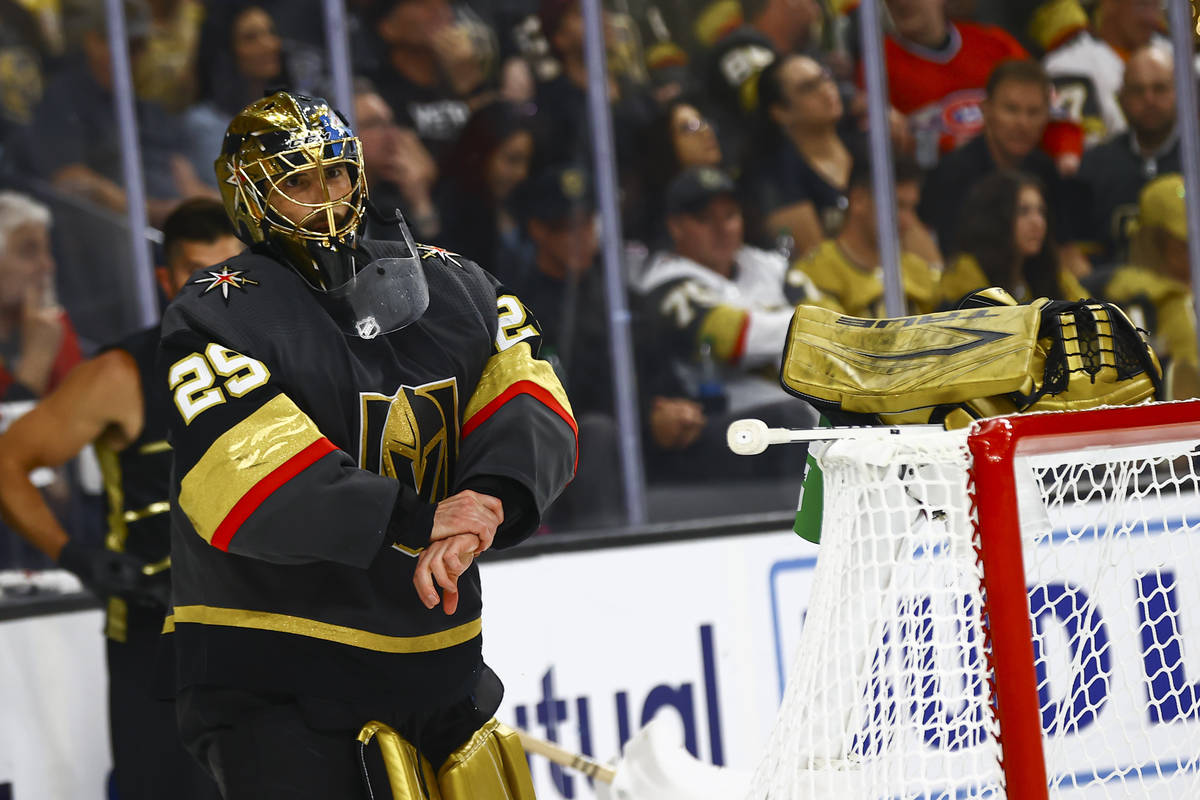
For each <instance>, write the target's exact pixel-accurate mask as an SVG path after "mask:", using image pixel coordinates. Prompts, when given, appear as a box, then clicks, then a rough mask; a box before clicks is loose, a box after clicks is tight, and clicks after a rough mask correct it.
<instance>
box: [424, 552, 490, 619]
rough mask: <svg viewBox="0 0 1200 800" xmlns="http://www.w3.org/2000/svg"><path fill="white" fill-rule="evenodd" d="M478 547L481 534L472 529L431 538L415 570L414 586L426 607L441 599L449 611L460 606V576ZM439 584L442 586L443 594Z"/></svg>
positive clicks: (443, 605)
mask: <svg viewBox="0 0 1200 800" xmlns="http://www.w3.org/2000/svg"><path fill="white" fill-rule="evenodd" d="M479 549H480V545H479V537H477V536H475V534H473V533H460V534H458V535H457V536H451V537H449V538H448V539H439V540H438V541H436V542H432V543H431V544H430V545H429V546H428V547H426V548H425V549H424V550H422V551H421V555H420V556H418V557H417V568H416V570H415V572H414V573H413V586H415V587H416V589H417V596H418V597H420V598H421V602H422V603H424V604H425V607H426V608H428V609H430V610H433V609H434V608H437V604H438V602H439V600H440V602H441V604H442V610H443V611H445V612H446V614H447V615H449V614H453V613H454V612H455V611H456V610H457V609H458V578H459V576H461V575H462V574H463V573H464V572H466V571H467V568H468V567H470V566H471V562H472V561H474V560H475V553H476V551H478V550H479ZM435 582H436V584H437V586H435V585H434V583H435ZM438 586H440V587H441V588H442V596H441V597H440V598H439V597H438V592H437V587H438Z"/></svg>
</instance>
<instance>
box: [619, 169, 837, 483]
mask: <svg viewBox="0 0 1200 800" xmlns="http://www.w3.org/2000/svg"><path fill="white" fill-rule="evenodd" d="M666 202H667V230H668V232H669V234H670V238H671V248H670V250H668V251H664V252H662V253H660V254H658V255H657V256H656V257H655V258H654V259H653V260H652V261H651V263H650V264H649V265H648V267H647V269H646V272H645V274H644V275H643V276H642V279H641V281H640V284H639V286H638V292H639V298H638V300H639V305H640V307H641V309H642V313H643V314H644V316H645V320H646V326H647V328H646V332H645V334H644V335H643V336H642V337H641V341H640V345H641V348H640V349H642V350H643V353H642V355H643V359H644V360H643V364H642V368H641V372H642V375H643V379H642V382H643V387H642V394H643V395H644V396H647V397H651V398H654V401H653V405H652V407H651V409H650V412H649V414H648V420H649V424H648V428H649V431H648V437H647V446H646V458H647V465H648V469H647V473H648V474H649V475H651V476H654V477H656V478H659V479H664V480H672V479H673V480H726V479H730V478H736V477H747V476H749V475H762V476H768V475H775V476H779V475H785V474H798V472H799V470H801V469H802V467H803V462H804V458H803V457H804V452H803V448H798V450H799V452H797V450H793V449H792V448H786V447H781V448H776V449H777V450H778V451H780V452H779V453H772V454H771V456H770V457H769V458H768V457H764V458H761V459H760V458H752V459H751V458H741V459H739V458H738V457H736V456H732V454H731V453H730V451H729V448H728V446H727V445H726V444H725V430H726V428H727V427H728V424H729V422H730V421H731V420H732V419H735V418H739V417H741V416H754V417H758V418H760V419H764V420H768V424H771V425H784V426H788V427H809V426H811V425H812V424H813V422H814V421H815V416H814V415H813V414H812V412H811V410H810V409H809V408H808V407H807V406H806V405H805V404H804V403H801V402H799V401H797V400H796V399H795V398H790V397H788V396H787V395H785V394H784V393H783V390H782V389H781V388H780V386H779V381H778V379H777V376H776V372H777V371H778V366H779V363H778V362H779V353H780V347H781V343H782V342H783V341H784V338H785V337H786V335H787V330H788V325H789V323H790V322H791V316H792V304H791V303H790V302H789V300H788V299H787V298H786V297H785V296H784V292H783V286H784V282H783V280H784V274H785V273H786V271H787V261H786V259H784V257H783V256H782V255H780V254H779V253H775V252H768V251H765V250H760V249H758V248H755V247H751V246H748V245H746V244H745V242H744V240H743V222H742V213H741V208H740V207H739V205H738V202H737V199H736V193H735V188H734V183H733V181H732V180H731V179H730V178H729V177H728V176H727V175H725V174H724V173H723V172H721V171H720V170H718V169H715V168H713V167H694V168H692V169H689V170H685V171H684V172H682V173H680V174H679V176H678V177H676V178H675V180H673V181H672V182H671V184H670V186H668V187H667V195H666ZM659 398H661V400H660V399H659ZM658 415H663V416H664V417H666V418H667V419H663V420H660V419H658V418H657V416H658Z"/></svg>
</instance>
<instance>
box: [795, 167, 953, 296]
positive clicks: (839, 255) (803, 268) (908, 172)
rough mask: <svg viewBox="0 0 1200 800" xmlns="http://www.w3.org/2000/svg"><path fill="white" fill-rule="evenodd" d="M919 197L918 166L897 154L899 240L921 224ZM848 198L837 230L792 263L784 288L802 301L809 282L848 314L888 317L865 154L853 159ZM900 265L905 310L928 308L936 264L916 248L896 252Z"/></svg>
mask: <svg viewBox="0 0 1200 800" xmlns="http://www.w3.org/2000/svg"><path fill="white" fill-rule="evenodd" d="M920 197H921V171H920V168H919V167H918V166H917V165H916V162H914V161H912V160H910V159H904V158H900V159H897V161H896V225H897V227H898V229H899V234H900V237H901V239H903V238H904V237H905V235H906V234H907V233H908V232H909V231H911V230H912V229H913V228H914V226H919V225H920V224H921V223H920V221H919V220H918V219H917V203H918V201H919V200H920ZM847 199H848V200H849V205H848V206H847V207H846V218H845V222H844V223H843V225H842V229H841V232H840V233H839V234H838V235H837V237H836V238H833V239H826V240H825V241H823V242H821V244H819V245H817V247H816V248H814V249H813V250H812V251H811V252H810V253H809V254H808V255H806V256H804V257H803V258H801V259H799V260H797V261H795V262H793V263H792V265H791V267H790V268H789V269H788V273H787V278H786V279H785V282H784V284H785V285H784V291H785V293H786V294H787V296H788V299H789V300H790V301H791V302H793V303H800V302H804V297H803V296H802V295H803V294H805V289H804V287H805V286H806V285H807V283H808V282H809V281H811V282H812V283H813V284H815V285H816V287H817V288H818V289H819V290H820V291H821V293H822V294H823V295H825V297H826V299H830V300H833V301H835V302H836V303H837V304H838V305H839V306H841V310H842V311H844V312H845V313H846V314H848V315H850V316H852V317H883V316H887V314H886V313H885V311H884V308H883V269H882V267H880V265H879V233H878V230H877V228H876V225H875V201H874V198H873V196H872V193H871V164H870V162H868V161H867V160H866V159H864V158H859V159H858V160H856V161H855V163H854V168H853V170H852V171H851V173H850V187H849V189H848V190H847ZM900 270H901V281H902V284H903V287H904V300H905V304H906V305H907V307H908V308H907V313H909V314H924V313H927V312H929V311H932V310H933V305H934V290H935V287H936V286H937V278H938V273H937V267H935V266H934V265H932V264H930V263H929V262H928V261H926V260H925V259H924V258H922V257H921V256H919V255H917V254H916V253H912V252H904V253H902V254H901V256H900ZM808 294H811V292H809V293H808Z"/></svg>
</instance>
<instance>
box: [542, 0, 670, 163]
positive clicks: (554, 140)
mask: <svg viewBox="0 0 1200 800" xmlns="http://www.w3.org/2000/svg"><path fill="white" fill-rule="evenodd" d="M579 2H580V0H541V3H540V5H539V7H538V19H539V20H540V22H541V25H542V32H543V34H544V35H545V37H546V41H547V42H548V43H549V46H550V52H551V53H552V54H553V55H554V57H555V58H556V59H557V60H558V62H559V64H560V65H561V67H562V71H561V72H560V73H559V74H558V75H556V76H554V77H553V78H550V79H549V80H544V81H541V82H539V83H538V85H537V94H536V98H535V102H536V105H537V124H538V141H537V148H536V150H537V160H536V162H535V165H534V169H535V171H537V172H540V171H541V170H542V168H543V167H546V166H555V165H558V164H566V163H587V162H590V161H591V158H592V139H591V123H590V121H589V118H588V109H587V64H586V63H585V60H584V52H583V38H584V31H583V12H582V10H581V9H580V5H579ZM610 30H611V29H610V28H608V27H607V26H606V29H605V32H606V34H607V33H609V31H610ZM610 44H612V42H610ZM608 96H609V108H610V110H611V113H612V125H613V138H614V144H615V146H616V151H617V152H616V157H617V168H618V170H620V171H626V170H628V169H630V168H631V167H632V165H633V164H635V163H636V161H635V159H634V154H635V153H637V152H638V149H639V148H638V144H639V143H638V141H637V134H638V133H639V132H640V131H641V130H642V129H643V127H644V126H645V124H646V122H647V121H648V120H649V119H650V118H651V117H653V115H654V113H655V111H656V108H657V105H656V103H655V101H654V99H653V97H652V96H651V95H650V93H649V92H648V90H647V89H646V88H645V87H642V86H638V85H636V84H635V83H633V81H631V80H630V79H629V78H628V77H627V76H625V75H611V74H610V75H609V76H608Z"/></svg>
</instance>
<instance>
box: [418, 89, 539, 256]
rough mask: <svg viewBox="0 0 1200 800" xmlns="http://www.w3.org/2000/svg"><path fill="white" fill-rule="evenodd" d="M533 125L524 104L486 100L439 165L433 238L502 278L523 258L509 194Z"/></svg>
mask: <svg viewBox="0 0 1200 800" xmlns="http://www.w3.org/2000/svg"><path fill="white" fill-rule="evenodd" d="M532 125H533V122H532V118H531V117H530V115H529V114H528V113H526V111H525V109H524V108H523V107H521V106H516V105H513V104H512V103H509V102H506V101H503V100H497V101H495V102H492V103H489V104H488V105H485V106H483V107H482V108H480V109H479V110H477V111H475V112H474V113H472V114H471V118H470V119H469V120H467V124H466V125H465V126H464V127H463V129H462V133H460V134H459V137H458V141H456V142H455V143H454V146H453V147H451V149H450V150H449V151H448V152H447V153H446V157H445V158H444V159H443V160H442V164H441V167H440V172H441V175H442V178H441V182H440V184H439V185H438V188H437V202H438V210H439V213H440V215H441V219H442V230H441V233H440V234H439V235H438V243H439V244H441V245H442V246H444V247H446V248H448V249H449V250H452V251H454V252H456V253H462V254H463V255H465V256H466V257H467V258H470V259H472V260H474V261H478V262H480V263H484V264H488V265H489V269H491V271H492V272H493V274H495V275H496V276H497V277H499V278H500V279H501V280H508V279H510V278H512V277H513V276H514V274H515V273H516V272H517V271H518V269H519V267H520V265H521V263H522V262H523V261H525V260H527V256H526V254H525V252H524V251H525V249H526V248H525V241H526V240H525V237H524V236H523V234H522V231H521V230H520V227H519V225H518V223H517V217H516V213H515V209H514V207H513V200H514V193H515V192H516V190H517V189H518V188H519V187H520V186H521V184H522V183H523V182H524V181H525V179H526V178H527V177H528V176H529V165H530V163H531V162H532V160H533V148H534V137H533V127H532Z"/></svg>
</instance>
